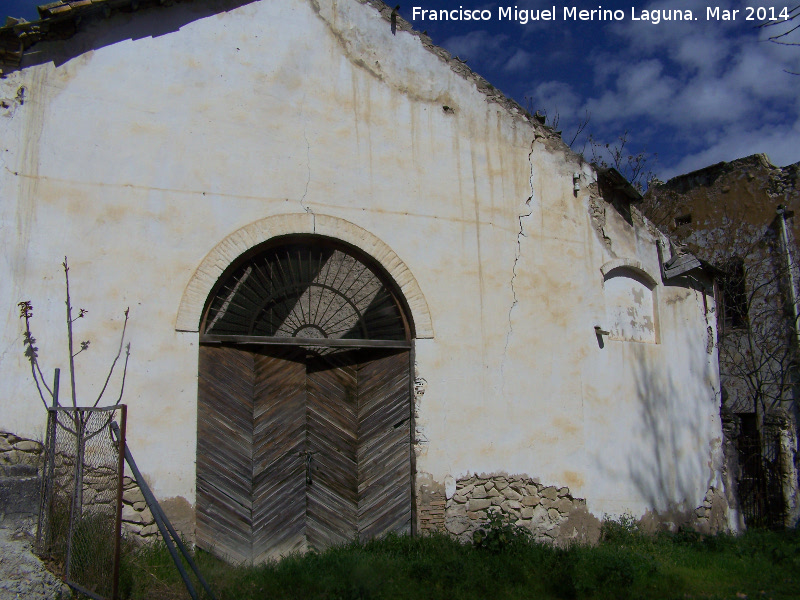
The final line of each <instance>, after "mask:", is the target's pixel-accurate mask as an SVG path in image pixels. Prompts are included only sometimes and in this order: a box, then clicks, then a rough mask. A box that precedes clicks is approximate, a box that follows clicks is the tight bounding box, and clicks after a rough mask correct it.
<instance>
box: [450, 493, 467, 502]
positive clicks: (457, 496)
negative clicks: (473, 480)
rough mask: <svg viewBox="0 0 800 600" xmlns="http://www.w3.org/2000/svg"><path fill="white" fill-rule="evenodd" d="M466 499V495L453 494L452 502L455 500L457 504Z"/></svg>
mask: <svg viewBox="0 0 800 600" xmlns="http://www.w3.org/2000/svg"><path fill="white" fill-rule="evenodd" d="M466 501H467V497H466V496H463V495H461V494H454V495H453V502H457V503H458V504H464V503H466Z"/></svg>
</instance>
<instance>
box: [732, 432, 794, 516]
mask: <svg viewBox="0 0 800 600" xmlns="http://www.w3.org/2000/svg"><path fill="white" fill-rule="evenodd" d="M737 447H738V451H739V467H740V471H739V503H740V506H741V510H742V513H743V515H744V520H745V524H746V525H747V527H768V528H770V529H780V528H782V527H783V526H784V523H785V520H786V505H785V502H784V498H783V485H782V480H783V473H782V468H781V456H780V436H779V434H777V433H775V432H767V431H762V432H759V431H754V432H752V433H748V434H742V435H741V436H740V437H739V438H738V440H737Z"/></svg>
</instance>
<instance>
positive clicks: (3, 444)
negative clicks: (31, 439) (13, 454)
mask: <svg viewBox="0 0 800 600" xmlns="http://www.w3.org/2000/svg"><path fill="white" fill-rule="evenodd" d="M12 448H13V446H12V445H11V444H9V443H8V440H7V439H6V438H4V437H0V452H8V451H9V450H11V449H12Z"/></svg>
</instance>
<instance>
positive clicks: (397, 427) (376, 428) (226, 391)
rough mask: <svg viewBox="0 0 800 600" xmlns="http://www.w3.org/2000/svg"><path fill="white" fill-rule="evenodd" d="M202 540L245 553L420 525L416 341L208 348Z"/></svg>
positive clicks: (256, 558)
mask: <svg viewBox="0 0 800 600" xmlns="http://www.w3.org/2000/svg"><path fill="white" fill-rule="evenodd" d="M199 367H200V372H199V393H198V443H197V540H198V544H199V545H200V546H202V547H204V548H207V549H209V550H211V551H213V552H215V553H216V554H218V555H220V556H223V557H225V558H227V559H229V560H233V561H236V562H248V563H251V562H254V563H258V562H263V561H264V560H266V559H268V558H271V557H278V556H280V555H283V554H286V553H288V552H292V551H298V550H299V551H302V550H305V549H307V548H312V547H313V548H316V549H323V548H325V547H328V546H330V545H333V544H338V543H344V542H347V541H350V540H352V539H354V538H360V539H369V538H372V537H376V536H380V535H384V534H386V533H388V532H390V531H395V532H399V533H410V531H411V502H412V497H411V394H410V385H409V376H410V363H409V352H408V351H407V350H401V351H398V350H374V349H371V350H343V351H340V352H335V353H331V354H326V355H323V356H316V355H313V354H312V355H308V356H306V353H305V351H304V350H301V349H297V348H292V349H283V348H281V349H275V348H271V347H269V346H244V345H225V346H211V345H204V346H201V351H200V364H199Z"/></svg>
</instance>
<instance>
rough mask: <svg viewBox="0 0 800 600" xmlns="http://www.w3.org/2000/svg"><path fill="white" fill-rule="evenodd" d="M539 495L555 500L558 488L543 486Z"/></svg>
mask: <svg viewBox="0 0 800 600" xmlns="http://www.w3.org/2000/svg"><path fill="white" fill-rule="evenodd" d="M540 496H541V497H542V498H547V499H548V500H555V499H556V498H558V490H557V489H556V488H554V487H553V486H552V485H551V486H548V487H546V488H544V489H543V490H542V491H541V493H540Z"/></svg>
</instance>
